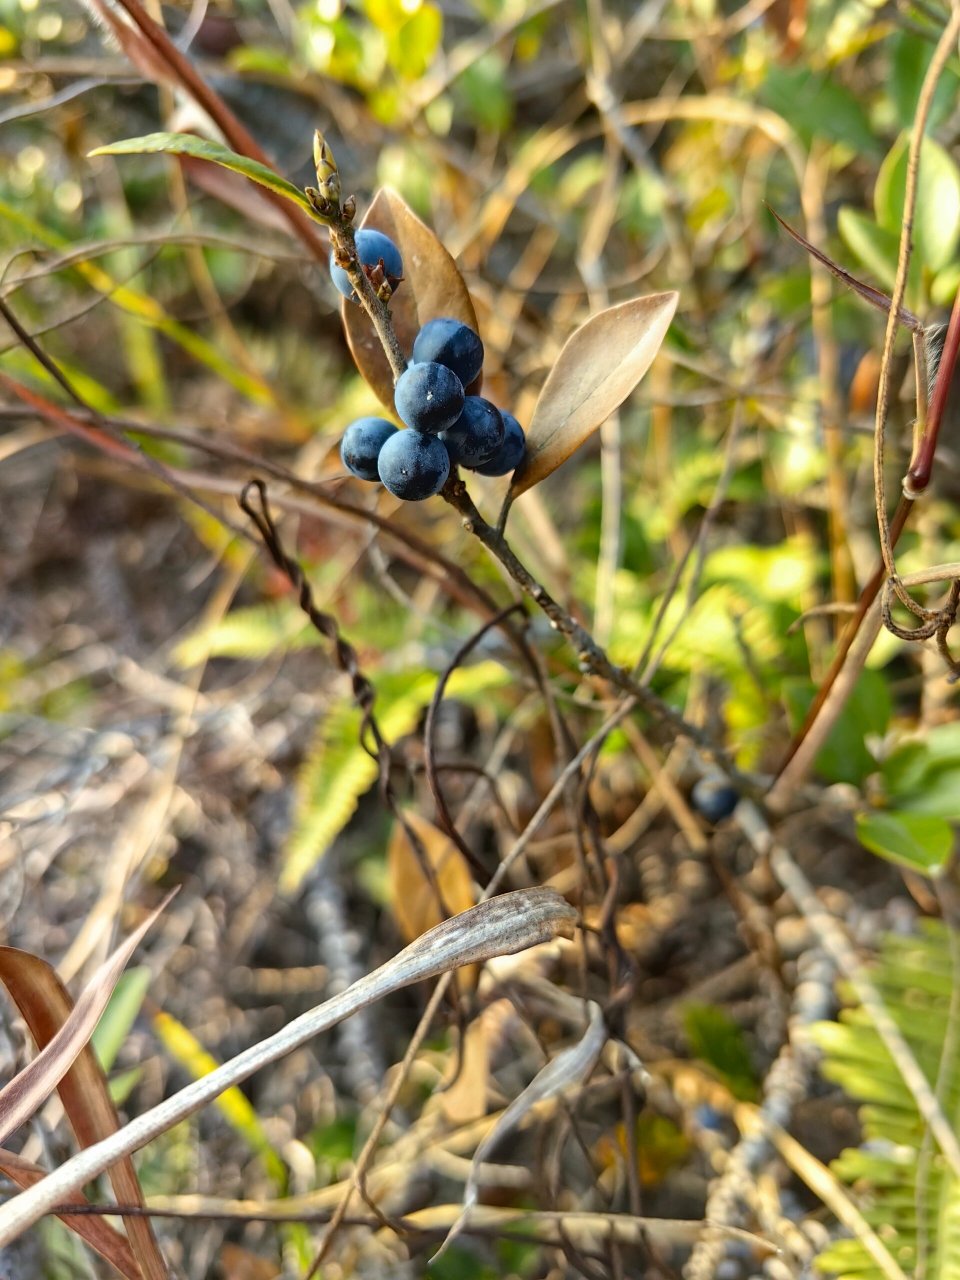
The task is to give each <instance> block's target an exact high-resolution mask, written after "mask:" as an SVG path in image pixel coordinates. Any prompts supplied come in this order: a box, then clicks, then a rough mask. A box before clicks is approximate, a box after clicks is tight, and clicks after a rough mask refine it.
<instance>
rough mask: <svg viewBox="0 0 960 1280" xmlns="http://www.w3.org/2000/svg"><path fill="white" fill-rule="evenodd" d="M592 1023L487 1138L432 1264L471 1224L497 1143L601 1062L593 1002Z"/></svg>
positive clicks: (599, 1021) (599, 1014) (599, 1016)
mask: <svg viewBox="0 0 960 1280" xmlns="http://www.w3.org/2000/svg"><path fill="white" fill-rule="evenodd" d="M588 1008H589V1014H590V1017H589V1022H588V1024H587V1029H586V1031H585V1032H584V1034H583V1036H582V1037H581V1039H580V1041H579V1042H578V1043H577V1044H575V1045H572V1046H571V1047H570V1048H569V1049H564V1050H563V1052H562V1053H559V1054H557V1056H556V1057H555V1058H554V1059H553V1061H552V1062H548V1063H547V1065H546V1066H545V1067H544V1068H543V1070H542V1071H539V1072H538V1073H537V1075H536V1076H535V1077H534V1078H533V1080H531V1082H530V1083H529V1084H528V1085H527V1087H526V1088H525V1089H524V1090H523V1092H522V1093H520V1094H518V1095H517V1097H516V1098H514V1100H513V1101H512V1102H511V1103H510V1105H509V1106H508V1107H507V1108H506V1109H505V1110H504V1111H503V1112H502V1113H501V1115H500V1118H499V1119H498V1120H497V1123H496V1124H495V1125H494V1126H493V1128H492V1129H491V1130H490V1132H489V1133H488V1134H487V1135H486V1136H485V1137H484V1139H483V1141H482V1142H481V1143H480V1145H479V1146H478V1147H477V1149H476V1151H475V1152H474V1155H473V1161H472V1163H471V1166H470V1177H469V1178H468V1179H467V1184H466V1186H465V1187H464V1189H463V1210H462V1212H461V1213H460V1216H459V1217H458V1218H457V1220H456V1222H454V1224H453V1226H452V1227H451V1228H450V1231H449V1233H448V1235H447V1237H446V1239H445V1240H444V1242H443V1244H442V1245H441V1246H440V1248H439V1249H438V1250H437V1252H436V1253H435V1254H434V1256H433V1259H432V1261H433V1262H436V1261H437V1259H438V1258H439V1257H441V1256H442V1255H443V1254H444V1253H446V1251H447V1249H448V1248H449V1247H450V1245H451V1244H452V1243H453V1241H454V1240H455V1239H456V1237H457V1236H458V1235H459V1234H460V1233H461V1231H463V1229H464V1228H465V1227H466V1225H467V1221H468V1218H469V1215H470V1211H471V1210H472V1209H473V1207H474V1205H476V1203H477V1200H478V1198H479V1186H478V1183H477V1170H478V1169H479V1168H480V1166H481V1164H482V1163H483V1162H484V1160H486V1158H487V1156H488V1155H489V1154H490V1152H491V1151H493V1149H494V1147H496V1145H497V1143H498V1142H500V1140H501V1139H502V1138H503V1137H505V1136H506V1134H508V1133H509V1132H510V1131H511V1130H512V1129H515V1128H516V1127H517V1125H519V1124H520V1123H521V1122H522V1121H523V1120H524V1119H525V1117H526V1116H527V1115H529V1113H530V1112H531V1111H532V1110H533V1109H534V1107H535V1106H537V1104H538V1103H540V1102H545V1101H547V1100H548V1099H550V1098H555V1097H557V1096H558V1095H559V1094H561V1093H563V1091H564V1090H565V1089H569V1088H570V1087H571V1086H574V1085H581V1084H582V1083H583V1082H584V1080H586V1078H587V1076H589V1074H590V1073H591V1071H592V1070H593V1069H594V1067H595V1066H596V1065H597V1063H598V1061H599V1060H600V1054H601V1053H602V1052H603V1046H604V1045H605V1044H606V1041H607V1028H606V1025H605V1023H604V1020H603V1010H602V1009H601V1008H600V1006H599V1005H598V1004H597V1003H596V1002H595V1001H593V1000H591V1001H590V1002H589V1005H588Z"/></svg>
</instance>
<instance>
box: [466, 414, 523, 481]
mask: <svg viewBox="0 0 960 1280" xmlns="http://www.w3.org/2000/svg"><path fill="white" fill-rule="evenodd" d="M500 416H501V417H502V418H503V444H502V445H501V446H500V448H499V449H498V450H497V452H496V453H495V454H494V455H493V457H492V458H491V459H490V461H489V462H485V463H483V465H482V466H479V467H475V468H474V470H475V471H477V472H478V473H479V474H480V475H482V476H505V475H508V474H509V472H511V471H516V469H517V467H519V465H520V461H521V459H522V458H523V454H524V450H525V449H526V440H525V438H524V435H523V427H521V425H520V423H519V422H518V421H517V420H516V418H515V417H514V416H513V414H512V413H507V411H506V410H505V409H501V410H500Z"/></svg>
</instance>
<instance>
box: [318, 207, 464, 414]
mask: <svg viewBox="0 0 960 1280" xmlns="http://www.w3.org/2000/svg"><path fill="white" fill-rule="evenodd" d="M360 225H361V226H363V227H372V228H374V229H375V230H377V231H382V232H383V233H384V235H388V236H389V237H390V239H391V240H392V241H393V242H394V244H396V246H397V248H398V249H399V250H400V256H401V257H402V258H403V284H402V285H400V287H399V289H398V290H397V292H396V294H395V295H394V296H393V297H392V298H391V299H390V315H391V317H392V319H393V327H394V329H395V331H396V334H397V338H398V339H399V341H400V346H401V348H402V349H403V350H404V351H405V352H410V351H411V350H412V349H413V340H414V338H415V337H416V336H417V334H418V333H419V331H420V329H421V328H422V327H423V325H424V324H426V322H427V321H428V320H435V319H436V318H437V317H438V316H453V317H454V319H455V320H462V321H463V323H464V324H468V325H469V326H470V328H471V329H476V328H477V314H476V312H475V311H474V309H473V303H472V302H471V300H470V293H469V290H468V289H467V286H466V284H465V283H464V279H463V276H462V275H461V274H460V271H459V268H458V267H457V264H456V263H455V262H454V260H453V258H452V257H451V256H450V254H449V253H448V252H447V250H446V249H445V248H444V247H443V245H442V244H441V243H440V241H439V240H438V239H437V237H436V236H435V235H434V233H433V232H432V231H431V230H430V228H429V227H428V226H427V225H426V223H424V222H421V221H420V219H419V218H418V217H417V215H416V214H415V213H414V212H413V210H412V209H411V208H410V206H409V205H408V204H407V203H406V201H405V200H403V198H402V197H401V196H398V195H397V193H396V191H392V190H391V189H390V188H389V187H381V188H380V190H379V191H378V192H377V194H376V195H375V196H374V198H373V201H372V203H371V205H370V208H369V209H368V210H367V212H366V214H365V215H364V218H363V222H362V223H361V224H360ZM342 315H343V329H344V332H345V333H346V335H347V345H348V346H349V347H350V352H351V354H352V356H353V358H354V361H355V362H356V366H357V368H358V369H359V370H360V374H361V376H362V377H363V379H364V380H365V381H366V382H367V383H369V385H370V387H371V388H372V389H373V391H374V392H375V393H376V395H377V397H378V398H379V399H380V400H382V401H383V403H384V404H385V405H386V406H387V408H388V409H390V410H391V411H392V410H393V373H392V372H391V369H390V365H389V363H388V362H387V357H386V356H385V355H384V353H383V348H382V347H381V346H380V341H379V339H378V338H377V335H376V333H375V332H374V329H373V325H372V324H371V323H370V320H369V318H368V316H367V314H366V313H365V312H364V310H363V308H362V307H358V306H357V305H356V303H354V302H350V301H349V300H348V299H346V298H345V299H344V300H343V306H342Z"/></svg>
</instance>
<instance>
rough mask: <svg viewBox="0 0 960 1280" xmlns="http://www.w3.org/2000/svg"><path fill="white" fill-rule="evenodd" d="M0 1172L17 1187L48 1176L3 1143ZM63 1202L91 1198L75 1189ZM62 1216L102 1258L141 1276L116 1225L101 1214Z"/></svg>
mask: <svg viewBox="0 0 960 1280" xmlns="http://www.w3.org/2000/svg"><path fill="white" fill-rule="evenodd" d="M0 1172H2V1173H4V1174H6V1176H7V1177H8V1178H9V1179H10V1181H11V1182H15V1183H16V1184H17V1186H18V1187H23V1188H26V1187H32V1186H33V1184H34V1183H35V1182H42V1181H43V1179H44V1178H45V1177H46V1176H47V1171H46V1169H41V1168H40V1166H39V1165H37V1164H33V1163H32V1161H30V1160H24V1159H23V1157H22V1156H18V1155H14V1153H13V1152H12V1151H5V1150H4V1149H3V1148H2V1147H0ZM63 1203H64V1204H65V1205H66V1204H77V1205H83V1204H88V1203H89V1201H88V1200H87V1199H86V1197H85V1196H83V1195H82V1194H81V1193H80V1192H79V1191H76V1192H73V1193H72V1194H71V1195H68V1196H66V1197H65V1198H64V1201H63ZM59 1216H60V1218H61V1219H62V1221H63V1222H65V1223H66V1224H67V1226H68V1227H69V1228H70V1229H71V1231H75V1232H76V1233H77V1235H78V1236H79V1237H80V1239H81V1240H82V1241H83V1242H84V1244H87V1245H89V1246H90V1248H91V1249H93V1250H94V1251H95V1252H96V1253H99V1255H100V1257H101V1258H106V1260H107V1261H108V1262H109V1263H111V1264H112V1265H113V1266H114V1267H116V1269H117V1270H118V1271H119V1272H120V1274H121V1275H122V1276H126V1277H127V1280H142V1277H143V1271H142V1270H141V1269H140V1267H139V1266H138V1265H137V1261H136V1259H135V1258H134V1256H133V1252H132V1250H131V1248H130V1245H129V1243H128V1242H127V1241H126V1240H125V1239H124V1238H123V1236H122V1235H121V1234H120V1232H119V1231H117V1230H116V1228H114V1227H111V1225H110V1223H109V1222H106V1221H105V1220H104V1219H103V1218H98V1217H90V1218H86V1217H78V1216H75V1215H73V1214H60V1215H59Z"/></svg>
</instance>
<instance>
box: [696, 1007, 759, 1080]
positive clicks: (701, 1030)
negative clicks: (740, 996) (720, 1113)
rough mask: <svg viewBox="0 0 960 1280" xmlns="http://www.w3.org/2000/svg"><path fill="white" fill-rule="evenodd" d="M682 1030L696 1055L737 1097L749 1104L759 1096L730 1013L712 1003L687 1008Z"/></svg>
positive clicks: (746, 1050)
mask: <svg viewBox="0 0 960 1280" xmlns="http://www.w3.org/2000/svg"><path fill="white" fill-rule="evenodd" d="M683 1029H684V1033H685V1034H686V1037H687V1041H688V1042H689V1044H690V1049H691V1051H692V1052H693V1054H694V1056H695V1057H697V1058H700V1059H701V1060H702V1061H703V1062H706V1063H707V1064H708V1065H709V1066H711V1067H712V1068H713V1069H714V1071H715V1072H716V1073H717V1075H718V1076H719V1077H720V1078H721V1080H723V1082H724V1083H725V1084H726V1085H728V1086H729V1088H730V1091H731V1093H732V1094H733V1095H734V1097H736V1098H740V1099H742V1100H743V1101H745V1102H748V1101H752V1100H753V1099H755V1098H756V1097H757V1096H758V1094H759V1089H758V1087H757V1077H756V1072H755V1071H754V1069H753V1062H752V1061H751V1059H750V1050H749V1048H748V1047H747V1042H746V1039H745V1037H744V1034H743V1031H742V1030H741V1028H740V1027H739V1026H738V1024H737V1023H736V1022H734V1020H733V1019H732V1018H731V1017H730V1015H729V1014H728V1013H726V1012H725V1011H724V1010H723V1009H720V1008H718V1007H717V1006H716V1005H712V1004H695V1003H691V1004H687V1005H684V1007H683Z"/></svg>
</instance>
